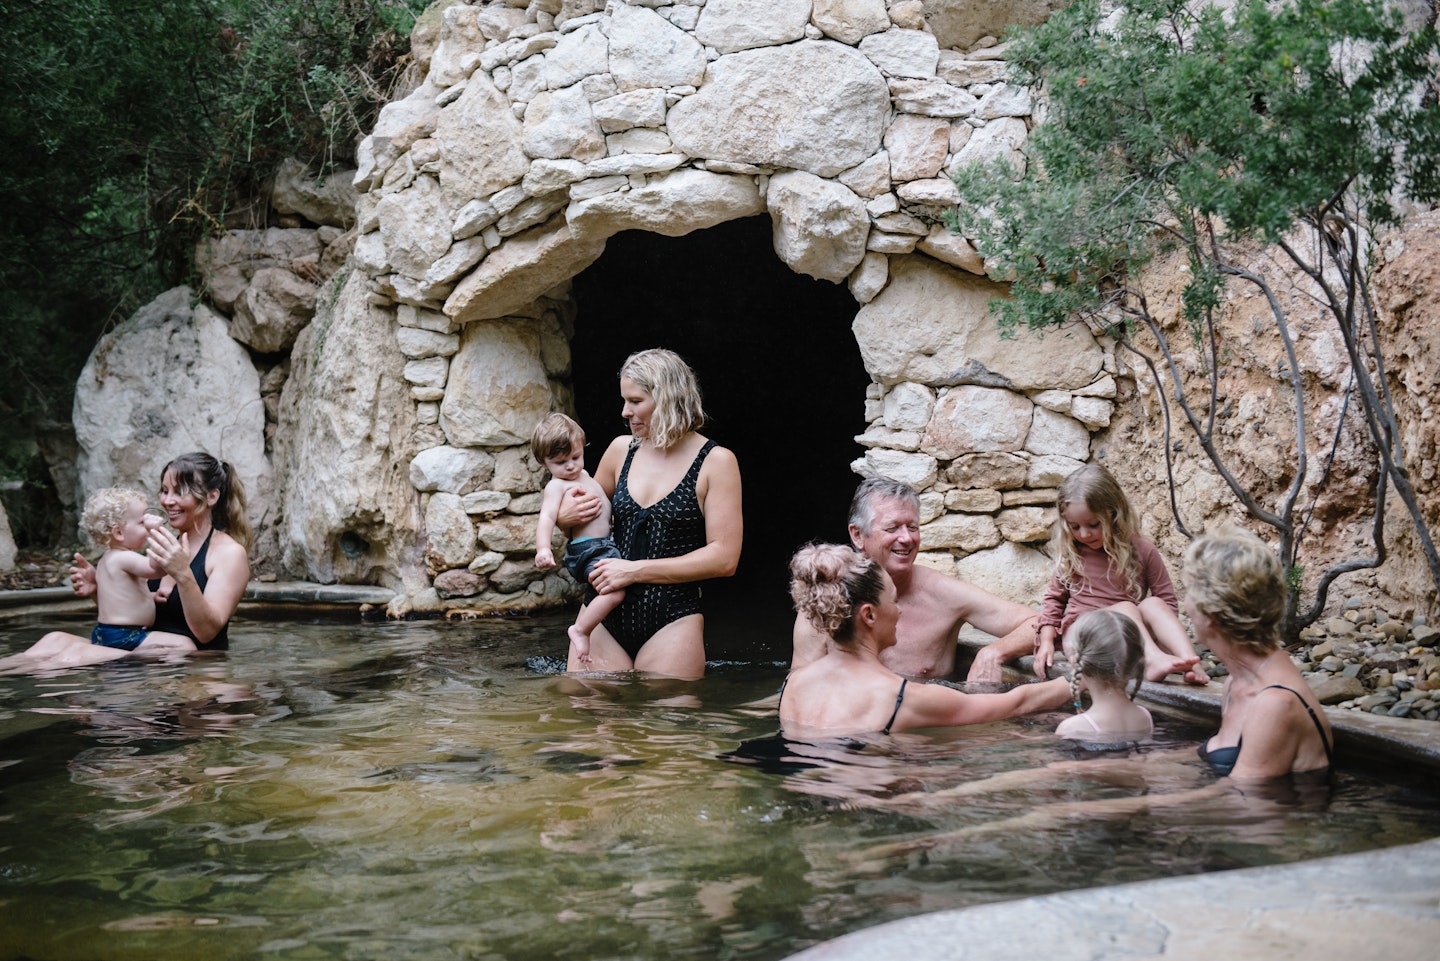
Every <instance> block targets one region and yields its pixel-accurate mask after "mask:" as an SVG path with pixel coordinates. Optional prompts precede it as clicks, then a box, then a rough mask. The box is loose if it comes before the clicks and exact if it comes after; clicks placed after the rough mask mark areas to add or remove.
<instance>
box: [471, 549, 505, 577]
mask: <svg viewBox="0 0 1440 961" xmlns="http://www.w3.org/2000/svg"><path fill="white" fill-rule="evenodd" d="M503 563H505V555H504V554H501V553H500V552H499V551H482V552H481V553H479V554H477V555H476V556H475V559H474V560H473V561H471V562H470V566H469V567H468V568H467V570H469V571H470V573H472V574H479V575H480V576H482V577H483V576H485V575H486V574H489V573H490V572H491V571H494V570H498V569H499V567H500V565H501V564H503Z"/></svg>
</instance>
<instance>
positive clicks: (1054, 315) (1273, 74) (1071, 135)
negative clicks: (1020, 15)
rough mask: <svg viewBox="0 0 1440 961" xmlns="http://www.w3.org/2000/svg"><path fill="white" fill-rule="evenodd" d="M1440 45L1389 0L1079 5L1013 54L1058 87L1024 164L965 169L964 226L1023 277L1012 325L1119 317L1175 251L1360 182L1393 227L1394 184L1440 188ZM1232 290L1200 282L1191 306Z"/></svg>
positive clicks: (1267, 222)
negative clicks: (1132, 283)
mask: <svg viewBox="0 0 1440 961" xmlns="http://www.w3.org/2000/svg"><path fill="white" fill-rule="evenodd" d="M1436 50H1437V45H1436V36H1435V31H1434V29H1433V28H1428V27H1427V28H1425V29H1422V30H1415V31H1406V30H1405V29H1404V28H1403V27H1402V25H1401V24H1400V22H1399V19H1398V15H1397V14H1395V13H1393V12H1391V11H1387V10H1386V9H1385V8H1384V7H1383V6H1381V5H1380V4H1379V3H1378V2H1376V0H1287V2H1284V3H1280V4H1273V3H1267V2H1264V0H1241V2H1239V3H1238V4H1237V5H1236V6H1235V7H1234V8H1233V10H1232V11H1231V12H1228V13H1226V12H1222V11H1220V10H1218V9H1216V8H1214V7H1209V6H1202V7H1196V6H1195V5H1193V4H1190V3H1182V2H1179V0H1135V2H1133V3H1130V4H1128V5H1127V7H1126V8H1125V10H1124V11H1123V13H1121V14H1119V15H1117V17H1116V19H1114V20H1113V21H1107V20H1106V19H1105V18H1104V17H1103V16H1102V14H1101V12H1100V8H1099V5H1098V4H1097V3H1096V2H1094V0H1080V2H1078V3H1076V4H1074V5H1073V6H1071V7H1069V8H1067V9H1065V10H1063V11H1060V12H1058V13H1056V14H1055V15H1054V16H1052V17H1051V19H1050V20H1049V21H1048V22H1047V23H1045V24H1043V25H1041V26H1039V27H1037V28H1034V29H1033V30H1031V31H1028V32H1026V33H1025V34H1023V35H1022V36H1020V37H1019V38H1017V40H1016V44H1015V47H1014V50H1013V57H1014V59H1013V61H1012V63H1014V64H1015V65H1016V67H1017V68H1018V69H1017V76H1016V79H1017V81H1018V82H1021V83H1023V84H1026V85H1028V86H1031V87H1034V88H1042V87H1043V91H1044V94H1045V97H1046V103H1047V111H1048V113H1047V117H1046V122H1045V123H1043V124H1041V125H1039V126H1037V127H1036V129H1035V131H1034V133H1033V134H1032V136H1031V138H1030V141H1029V145H1028V147H1027V151H1028V154H1029V168H1028V169H1027V171H1026V172H1025V175H1024V176H1023V177H1020V178H1018V179H1016V178H1014V177H1012V176H1010V175H1008V173H1007V171H1005V170H1004V168H998V167H992V168H988V169H984V168H982V169H970V170H966V171H962V172H961V173H960V174H959V176H957V178H956V182H957V184H958V185H959V187H960V192H961V196H962V198H964V199H962V202H961V204H960V207H959V210H958V211H957V221H956V225H957V226H958V227H959V229H961V230H962V231H963V232H964V233H965V234H966V235H967V236H970V237H972V238H973V239H974V240H975V241H976V243H977V247H978V248H979V249H980V251H981V252H982V253H983V254H984V255H985V256H986V257H987V258H993V260H994V261H995V263H996V264H997V265H998V266H999V267H1000V268H1001V269H1002V270H1008V271H1011V272H1012V273H1013V276H1014V277H1015V279H1016V283H1015V286H1014V291H1013V293H1014V300H1013V301H1011V302H1009V303H1006V304H1003V305H1000V307H999V308H998V309H999V313H1000V317H1001V322H1002V323H1016V322H1022V321H1023V322H1024V323H1027V324H1029V325H1030V326H1036V327H1039V326H1047V325H1052V324H1058V323H1062V322H1064V321H1066V320H1069V319H1071V318H1073V317H1074V316H1075V315H1076V314H1077V313H1078V314H1092V315H1093V314H1101V313H1104V312H1105V311H1106V310H1107V308H1111V307H1114V306H1119V305H1123V303H1124V299H1125V294H1126V291H1125V289H1124V287H1123V278H1124V277H1126V276H1129V275H1133V274H1134V273H1135V272H1136V271H1137V270H1138V269H1139V268H1141V267H1143V266H1144V265H1145V264H1146V263H1148V262H1149V261H1150V260H1151V259H1152V258H1153V257H1154V256H1155V255H1156V254H1157V253H1159V252H1160V251H1162V250H1163V249H1165V247H1166V246H1167V245H1172V244H1181V245H1184V246H1187V247H1190V248H1192V249H1197V250H1200V251H1202V252H1203V250H1204V249H1205V248H1207V247H1209V246H1210V245H1211V244H1213V243H1225V242H1228V241H1234V240H1239V239H1246V238H1255V239H1259V240H1264V241H1273V240H1276V239H1277V238H1279V237H1281V236H1282V235H1283V234H1284V233H1285V232H1286V231H1287V230H1288V229H1289V228H1291V227H1292V226H1293V225H1294V224H1295V223H1296V222H1297V221H1301V220H1305V219H1307V218H1309V219H1314V218H1318V217H1322V216H1324V213H1325V211H1326V209H1327V205H1328V204H1330V203H1331V201H1332V200H1333V199H1334V198H1335V197H1336V196H1337V194H1339V193H1340V192H1342V191H1344V190H1345V189H1346V188H1347V187H1353V188H1354V189H1355V190H1356V191H1357V192H1358V197H1359V200H1360V202H1361V203H1362V204H1363V205H1364V207H1365V208H1366V211H1367V218H1368V220H1369V222H1370V223H1372V224H1383V223H1389V222H1392V221H1393V220H1394V217H1395V211H1394V209H1393V207H1392V196H1393V193H1394V191H1395V190H1396V189H1397V188H1398V189H1403V191H1404V192H1405V193H1406V194H1408V195H1409V196H1410V197H1411V198H1413V199H1416V200H1420V201H1424V202H1430V201H1434V200H1436V199H1440V112H1437V110H1436V109H1435V108H1434V106H1433V92H1430V93H1429V95H1428V97H1427V96H1426V94H1427V91H1428V90H1429V88H1428V84H1429V83H1430V81H1431V77H1432V74H1433V71H1434V67H1433V64H1432V62H1431V61H1430V60H1429V58H1430V57H1432V56H1434V55H1435V53H1436ZM1337 53H1339V54H1342V55H1343V56H1336V54H1337ZM1401 145H1403V149H1399V148H1400V146H1401ZM1217 295H1218V286H1217V284H1216V282H1215V278H1214V276H1213V275H1206V276H1204V277H1200V276H1197V279H1196V283H1195V285H1194V286H1193V287H1192V289H1190V290H1187V291H1186V294H1185V304H1184V306H1185V310H1186V314H1187V317H1190V318H1191V319H1192V320H1193V319H1194V318H1195V317H1196V316H1198V314H1199V313H1201V312H1203V310H1204V309H1205V308H1206V307H1207V306H1212V305H1213V303H1214V300H1215V297H1216V296H1217ZM1109 318H1110V319H1111V320H1115V319H1118V318H1117V317H1116V316H1115V315H1114V314H1113V313H1112V314H1110V315H1109Z"/></svg>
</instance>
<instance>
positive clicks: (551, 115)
mask: <svg viewBox="0 0 1440 961" xmlns="http://www.w3.org/2000/svg"><path fill="white" fill-rule="evenodd" d="M523 144H524V147H525V152H526V153H527V154H529V155H530V156H531V157H548V158H550V159H552V160H559V159H562V158H571V157H573V158H574V159H576V160H598V159H600V158H601V157H603V156H605V136H604V134H602V133H601V132H600V125H599V124H598V123H596V122H595V115H594V112H593V111H592V110H591V108H590V101H589V99H587V98H586V96H585V91H584V90H583V89H581V87H580V85H579V84H576V85H574V86H572V87H566V88H564V89H563V90H555V91H546V92H545V93H542V94H539V95H537V96H536V97H535V99H534V100H532V101H530V109H528V110H526V111H525V129H524V141H523Z"/></svg>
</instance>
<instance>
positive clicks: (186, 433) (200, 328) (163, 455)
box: [74, 287, 274, 553]
mask: <svg viewBox="0 0 1440 961" xmlns="http://www.w3.org/2000/svg"><path fill="white" fill-rule="evenodd" d="M74 422H75V438H76V441H77V442H78V443H79V445H80V458H79V469H78V473H79V483H78V490H77V496H78V498H79V500H80V502H81V503H82V504H83V503H84V501H85V498H87V497H88V496H89V495H90V494H92V493H93V492H95V491H97V490H99V489H100V488H102V487H112V486H125V487H135V488H138V489H139V490H142V491H146V492H152V491H158V490H159V488H160V473H161V471H162V470H163V469H164V467H165V465H166V464H167V463H168V462H170V461H171V460H172V459H174V458H175V457H177V456H179V455H180V454H184V453H188V452H190V451H203V452H205V453H207V454H210V455H212V456H214V457H218V458H220V459H221V460H223V461H228V462H229V463H231V464H233V465H234V467H235V470H236V472H237V473H238V475H239V477H240V481H241V483H242V484H243V485H244V486H245V492H246V497H247V500H248V502H249V510H248V515H249V519H250V522H251V524H252V526H254V527H255V528H256V532H257V535H258V543H259V544H260V551H261V552H262V553H263V551H264V545H265V544H266V540H265V532H266V530H267V529H268V528H269V526H270V521H271V514H272V509H273V503H274V497H273V494H272V492H271V487H272V480H271V478H272V474H271V469H270V462H269V460H268V459H267V458H266V456H265V406H264V404H263V403H262V401H261V399H260V375H259V373H258V372H257V371H256V370H255V365H254V364H253V363H252V362H251V360H250V355H249V354H248V353H246V351H245V348H244V347H242V346H240V344H238V343H236V342H235V340H234V339H232V338H231V337H230V335H229V333H228V331H227V330H226V326H225V321H224V320H223V319H222V318H221V317H220V316H219V315H217V314H216V313H215V312H214V311H212V310H211V309H210V308H208V307H206V306H205V305H204V304H198V303H196V302H195V297H194V294H193V293H192V292H191V290H190V288H189V287H176V288H173V289H171V290H168V291H166V292H165V293H163V294H161V295H160V296H159V297H157V298H155V299H154V300H153V301H151V302H150V303H148V304H146V305H145V306H144V307H141V308H140V309H139V310H138V311H136V312H135V314H134V316H132V317H131V318H130V319H128V320H126V321H125V322H124V323H122V324H120V325H119V326H118V327H116V328H115V329H114V330H112V331H110V332H109V333H107V334H106V335H105V336H103V337H101V338H100V341H99V343H97V344H96V345H95V349H94V350H93V351H91V352H90V358H89V359H88V360H87V361H86V362H85V367H84V369H83V370H81V372H80V379H79V380H78V381H77V382H76V385H75V406H74Z"/></svg>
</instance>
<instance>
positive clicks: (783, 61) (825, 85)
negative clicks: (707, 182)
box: [669, 40, 890, 177]
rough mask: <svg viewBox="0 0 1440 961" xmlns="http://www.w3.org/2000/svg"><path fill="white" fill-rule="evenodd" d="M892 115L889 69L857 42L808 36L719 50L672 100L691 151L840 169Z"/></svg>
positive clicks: (675, 121)
mask: <svg viewBox="0 0 1440 961" xmlns="http://www.w3.org/2000/svg"><path fill="white" fill-rule="evenodd" d="M889 119H890V91H889V89H888V88H887V87H886V85H885V78H884V77H882V76H881V75H880V71H879V70H878V69H877V68H876V67H875V65H874V64H873V63H871V62H870V61H869V60H868V59H866V58H865V56H864V55H863V54H861V53H859V52H858V51H856V50H855V49H854V48H852V47H847V46H845V45H844V44H841V43H835V42H834V41H830V40H802V41H800V42H799V43H792V44H786V45H785V46H782V47H762V48H759V49H756V50H743V51H741V52H740V53H732V54H730V55H728V56H724V57H721V58H720V59H719V60H716V61H715V62H714V63H712V64H711V65H710V69H709V70H708V71H706V75H705V85H704V86H703V87H701V88H700V90H699V92H697V93H695V94H694V95H692V96H689V97H686V98H685V99H684V100H682V101H680V102H679V103H677V104H676V105H675V106H674V107H672V108H671V109H670V116H669V130H670V139H671V140H672V141H674V143H675V146H676V147H678V148H679V149H680V150H683V151H684V152H685V153H687V154H689V155H690V156H692V157H703V158H705V159H708V160H722V161H729V162H732V163H750V164H773V165H775V166H777V167H793V168H795V169H797V170H806V171H809V172H810V173H813V174H815V175H816V176H820V177H833V176H835V175H836V174H838V173H840V172H841V171H844V170H849V169H850V168H851V167H854V166H856V165H858V164H859V163H860V162H861V161H863V160H866V159H868V158H869V157H870V156H871V155H872V154H874V153H875V151H876V149H878V148H879V146H880V136H881V134H882V133H884V130H885V124H886V122H887V121H888V120H889Z"/></svg>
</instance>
